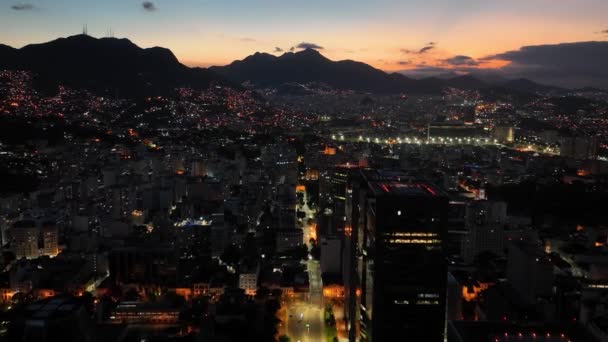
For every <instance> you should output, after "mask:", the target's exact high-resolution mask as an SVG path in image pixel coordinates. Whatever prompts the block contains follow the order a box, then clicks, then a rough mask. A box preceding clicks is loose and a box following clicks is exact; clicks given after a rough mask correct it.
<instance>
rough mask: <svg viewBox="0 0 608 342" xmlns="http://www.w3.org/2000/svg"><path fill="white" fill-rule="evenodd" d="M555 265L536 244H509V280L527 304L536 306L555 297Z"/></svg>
mask: <svg viewBox="0 0 608 342" xmlns="http://www.w3.org/2000/svg"><path fill="white" fill-rule="evenodd" d="M553 268H554V266H553V263H552V262H551V260H550V259H549V257H548V255H547V254H546V253H545V252H544V251H543V250H542V249H541V248H540V247H539V246H537V245H536V244H533V243H530V242H527V241H513V242H511V243H510V244H509V258H508V263H507V279H508V280H509V284H510V285H511V287H512V288H513V289H514V290H515V292H516V293H517V294H518V295H519V296H520V298H521V301H522V302H524V303H526V304H530V305H533V304H536V303H537V302H538V301H539V300H541V299H543V298H550V297H551V296H552V295H553V285H554V284H553V280H554V274H553Z"/></svg>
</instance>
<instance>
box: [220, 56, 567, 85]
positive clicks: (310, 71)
mask: <svg viewBox="0 0 608 342" xmlns="http://www.w3.org/2000/svg"><path fill="white" fill-rule="evenodd" d="M210 70H213V71H215V72H217V73H218V74H220V75H222V76H224V77H226V78H227V79H229V80H232V81H234V82H238V83H243V82H251V83H253V84H254V85H256V86H259V87H281V86H282V85H284V84H293V83H302V84H306V83H310V82H320V83H324V84H327V85H329V86H331V87H333V88H336V89H350V90H358V91H365V92H371V93H402V92H406V93H429V94H438V93H441V92H442V91H443V90H444V89H446V88H449V87H453V88H458V89H465V90H471V89H484V88H492V87H495V86H500V87H501V88H503V89H512V90H515V91H519V92H531V93H533V92H539V91H547V90H550V88H551V87H546V86H542V85H539V84H536V83H534V82H532V81H529V80H516V81H507V80H505V81H504V82H500V83H501V84H495V83H492V82H485V81H482V80H480V79H479V78H476V77H474V76H471V75H460V76H455V75H450V76H449V77H447V76H446V77H430V78H423V79H413V78H409V77H407V76H405V75H402V74H399V73H391V74H389V73H386V72H384V71H382V70H379V69H376V68H374V67H372V66H370V65H367V64H365V63H361V62H355V61H351V60H344V61H332V60H330V59H328V58H326V57H324V56H323V55H321V53H319V52H318V51H317V50H313V49H306V50H302V51H300V52H296V53H293V52H288V53H285V54H283V55H282V56H280V57H276V56H273V55H270V54H266V53H259V52H258V53H256V54H254V55H251V56H249V57H247V58H245V59H243V60H239V61H235V62H233V63H231V64H229V65H226V66H216V67H211V68H210ZM552 89H557V88H552Z"/></svg>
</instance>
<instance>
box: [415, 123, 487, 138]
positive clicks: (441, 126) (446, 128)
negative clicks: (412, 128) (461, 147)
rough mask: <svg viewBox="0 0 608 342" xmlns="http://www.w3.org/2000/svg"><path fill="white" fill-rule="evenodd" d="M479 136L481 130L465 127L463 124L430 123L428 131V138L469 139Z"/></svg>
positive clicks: (475, 127)
mask: <svg viewBox="0 0 608 342" xmlns="http://www.w3.org/2000/svg"><path fill="white" fill-rule="evenodd" d="M478 135H479V128H478V127H477V126H475V125H465V124H463V123H462V122H435V123H430V124H429V126H428V129H427V138H428V139H431V138H439V137H444V138H448V137H452V138H467V137H476V136H478Z"/></svg>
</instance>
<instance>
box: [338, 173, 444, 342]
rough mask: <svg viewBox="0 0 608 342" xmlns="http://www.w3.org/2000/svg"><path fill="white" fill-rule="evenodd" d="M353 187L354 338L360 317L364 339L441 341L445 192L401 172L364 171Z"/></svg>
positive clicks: (350, 279) (350, 281)
mask: <svg viewBox="0 0 608 342" xmlns="http://www.w3.org/2000/svg"><path fill="white" fill-rule="evenodd" d="M348 191H349V195H350V198H351V199H352V200H349V201H347V203H348V204H347V215H346V216H347V225H349V224H350V225H351V226H350V227H348V226H347V229H346V232H351V231H352V233H351V235H350V236H348V234H346V235H347V241H346V243H347V245H349V247H347V248H346V250H347V254H348V253H350V255H346V258H347V259H348V261H346V264H347V265H346V267H345V278H347V280H346V283H347V284H346V292H347V294H346V296H347V300H348V303H347V305H346V307H347V311H349V312H346V317H347V321H348V322H347V326H348V327H349V329H350V331H351V336H350V337H351V340H352V339H353V337H354V336H355V331H356V326H357V320H358V321H359V324H358V325H359V329H360V338H361V341H390V340H393V339H394V338H395V337H397V336H398V337H399V340H400V341H426V342H433V341H438V342H439V341H443V339H444V331H445V305H446V304H445V294H446V282H447V268H446V267H447V266H446V262H445V258H444V256H443V238H444V235H445V226H446V220H447V211H448V199H447V197H446V195H445V194H444V193H442V192H441V191H440V190H439V189H438V188H436V187H435V186H433V185H431V184H429V183H427V182H422V181H417V180H415V179H414V178H412V177H409V176H408V175H406V174H405V173H403V172H402V171H376V170H374V171H370V170H367V171H363V172H362V173H361V175H360V177H357V179H355V180H354V181H353V185H352V187H349V190H348ZM349 270H350V271H349ZM358 294H359V296H358ZM355 303H358V304H359V305H358V308H357V305H356V304H355ZM355 310H358V311H359V312H358V315H357V312H356V311H355Z"/></svg>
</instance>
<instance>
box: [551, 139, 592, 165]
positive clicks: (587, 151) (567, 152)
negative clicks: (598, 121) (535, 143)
mask: <svg viewBox="0 0 608 342" xmlns="http://www.w3.org/2000/svg"><path fill="white" fill-rule="evenodd" d="M559 143H560V155H561V156H562V157H570V158H575V159H583V160H585V159H596V158H597V155H598V139H597V138H596V137H562V138H561V139H560V142H559Z"/></svg>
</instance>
